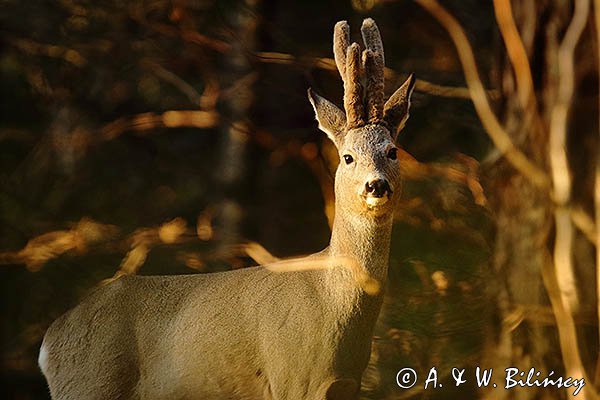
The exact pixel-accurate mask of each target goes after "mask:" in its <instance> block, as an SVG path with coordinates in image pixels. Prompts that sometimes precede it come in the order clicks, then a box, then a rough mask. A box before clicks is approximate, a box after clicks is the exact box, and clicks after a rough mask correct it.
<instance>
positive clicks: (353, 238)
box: [329, 207, 393, 292]
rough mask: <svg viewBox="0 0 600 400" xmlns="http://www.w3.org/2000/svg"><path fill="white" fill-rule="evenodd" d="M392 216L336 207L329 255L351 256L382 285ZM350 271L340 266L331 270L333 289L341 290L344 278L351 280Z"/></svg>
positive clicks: (386, 263) (385, 276)
mask: <svg viewBox="0 0 600 400" xmlns="http://www.w3.org/2000/svg"><path fill="white" fill-rule="evenodd" d="M392 220H393V218H392V216H391V215H387V216H384V217H377V218H374V217H372V216H369V215H364V214H363V215H361V214H350V213H348V212H344V210H343V209H342V208H341V207H336V214H335V218H334V222H333V229H332V233H331V241H330V245H329V254H330V255H332V256H350V257H352V258H354V259H355V260H356V261H357V262H358V264H359V266H360V268H361V269H362V270H363V271H364V272H366V273H367V274H368V275H369V276H370V277H371V278H374V279H376V280H377V281H379V283H380V284H381V286H382V288H383V287H384V285H385V281H386V280H387V271H388V258H389V253H390V241H391V236H392ZM349 272H350V271H348V270H344V269H340V268H337V269H335V270H333V271H332V273H331V276H330V278H331V279H330V283H331V284H332V285H335V286H334V287H333V288H332V289H335V290H336V291H337V292H339V291H340V289H341V287H342V286H341V285H340V283H342V282H341V281H344V280H347V279H349V277H351V275H352V274H350V273H349Z"/></svg>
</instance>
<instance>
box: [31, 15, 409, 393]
mask: <svg viewBox="0 0 600 400" xmlns="http://www.w3.org/2000/svg"><path fill="white" fill-rule="evenodd" d="M363 38H364V39H365V44H366V45H367V50H365V53H363V59H364V60H363V63H364V66H365V71H366V73H367V93H369V88H370V89H371V92H376V93H375V94H376V96H375V95H373V93H372V95H371V96H370V97H369V96H367V98H366V99H363V97H362V94H361V93H360V92H358V91H357V88H358V87H359V82H358V78H359V68H357V65H358V64H357V62H358V61H359V59H357V58H356V46H358V45H356V46H355V45H352V46H348V45H347V24H345V23H338V24H337V25H336V30H335V36H334V50H335V53H336V61H337V62H338V67H339V69H340V74H342V78H343V79H344V84H345V88H346V93H345V106H346V114H347V116H348V118H346V115H344V113H343V111H341V110H339V109H338V108H337V107H336V106H334V105H333V104H331V103H329V102H328V101H327V100H325V99H323V98H321V97H319V96H317V95H315V94H313V93H312V92H309V99H310V100H311V103H312V104H313V107H314V108H315V112H316V115H317V120H318V121H319V126H320V128H321V129H322V130H324V131H325V132H326V133H327V134H328V135H329V137H330V138H331V139H332V140H333V141H334V143H335V144H336V146H337V147H338V149H339V151H340V156H341V159H342V160H343V161H342V162H341V163H340V166H339V167H338V170H337V172H336V180H335V192H336V215H335V219H334V226H333V229H332V237H331V241H330V245H329V247H327V248H326V249H325V250H323V251H322V252H320V253H317V254H316V255H314V256H309V257H307V258H306V259H305V260H304V262H305V263H306V265H307V266H308V267H309V268H310V265H311V262H316V261H315V260H316V259H317V258H323V257H332V258H335V257H342V256H343V257H351V258H352V259H354V260H356V263H357V264H358V266H359V268H360V269H361V270H362V271H364V272H366V273H367V274H368V275H369V276H371V277H372V278H374V279H376V280H378V281H379V282H385V280H386V277H387V265H388V256H389V246H390V239H391V231H392V214H393V208H394V206H395V204H396V200H397V195H396V194H395V192H396V191H397V190H396V189H397V188H398V186H399V184H400V182H399V174H398V165H397V160H396V158H395V157H392V156H391V155H392V153H395V151H392V150H393V149H394V148H395V145H394V143H393V140H394V138H395V132H394V134H393V137H392V133H390V129H392V127H394V131H395V127H396V126H398V125H400V122H401V123H402V124H403V123H404V120H405V119H406V117H407V115H408V102H409V97H410V92H411V91H412V88H413V84H414V80H413V79H412V77H411V78H409V80H407V83H405V84H404V85H403V86H402V87H401V88H400V89H399V90H398V92H396V94H394V95H393V96H392V98H391V99H390V100H392V99H394V96H396V100H394V101H395V102H396V104H386V108H389V110H391V111H389V116H390V118H393V120H391V121H392V122H393V121H395V120H397V121H396V122H395V123H393V124H392V122H388V124H387V125H386V124H384V123H383V118H384V117H385V115H387V114H388V113H385V114H384V112H383V103H382V101H383V93H382V91H383V82H381V87H380V88H379V87H378V86H377V85H373V84H372V85H370V86H369V84H368V78H369V75H368V74H369V71H370V69H369V68H372V65H376V66H378V68H379V67H381V68H382V67H383V66H382V64H381V65H379V64H377V63H378V60H379V59H378V58H377V54H378V52H379V51H381V63H382V62H383V53H382V48H381V42H380V41H381V40H380V38H379V33H378V31H377V27H376V26H375V24H374V22H372V20H366V21H365V23H363ZM378 38H379V39H378ZM340 49H341V50H340ZM370 50H373V52H372V53H371V54H372V55H366V56H365V54H366V53H367V52H369V51H370ZM342 52H346V53H347V55H348V62H346V60H345V59H343V58H344V56H343V55H342ZM353 52H354V53H353ZM352 54H354V55H352ZM358 54H359V53H358ZM373 54H375V56H373ZM350 57H354V58H353V59H350ZM369 60H370V61H369ZM370 65H371V67H370ZM377 71H379V70H377ZM377 71H375V70H373V71H372V73H373V75H377V74H379V73H380V74H381V78H382V77H383V70H381V71H379V72H377ZM352 74H354V76H353V77H352ZM377 76H379V75H377ZM376 83H379V81H377V82H376ZM353 85H354V86H353ZM379 89H381V93H379V92H378V90H379ZM400 91H402V93H400V94H399V95H397V94H398V93H399V92H400ZM378 96H379V97H378ZM379 98H380V99H379ZM398 99H399V100H398ZM353 102H354V103H356V102H360V103H361V104H364V108H367V109H369V104H370V105H371V109H372V110H373V111H370V112H365V111H364V109H363V110H362V111H361V109H360V107H356V104H354V105H352V104H353ZM388 103H390V101H388ZM388 106H389V107H388ZM352 107H354V108H352ZM398 107H403V108H404V111H402V110H398ZM349 108H351V109H349ZM377 113H379V114H378V115H379V116H377V115H374V114H377ZM361 115H362V117H363V119H362V120H361V119H360V118H358V117H360V116H361ZM368 121H371V122H370V123H369V122H368ZM348 156H349V157H348ZM350 158H352V160H351V161H350ZM349 161H350V162H349ZM311 260H313V261H311ZM381 303H382V295H381V293H378V294H376V295H371V294H367V293H366V292H365V291H364V290H363V289H362V288H361V287H360V286H359V285H357V284H356V276H355V275H354V273H353V272H352V271H350V270H348V269H346V268H343V267H334V268H328V269H317V270H301V271H296V272H289V273H277V272H273V271H271V270H269V269H266V268H262V267H253V268H246V269H241V270H235V271H229V272H221V273H213V274H202V275H185V276H157V277H139V276H126V277H122V278H120V279H118V280H116V281H114V282H112V283H111V284H109V285H107V286H104V287H101V288H99V289H97V290H96V291H95V292H94V293H92V294H91V295H90V296H88V298H87V299H85V300H84V301H83V302H82V303H81V304H79V305H78V306H77V307H75V308H74V309H73V310H71V311H69V312H68V313H67V314H65V315H63V316H62V317H60V318H59V319H58V320H56V321H55V322H54V323H53V324H52V326H51V327H50V328H49V330H48V332H47V333H46V336H45V338H44V343H43V344H42V349H41V351H40V360H39V361H40V366H41V368H42V371H43V372H44V375H45V376H46V379H47V380H48V384H49V387H50V391H51V394H52V397H53V398H54V399H354V398H357V396H358V392H359V389H360V381H361V376H362V373H363V371H364V369H365V368H366V366H367V362H368V360H369V355H370V348H371V337H372V332H373V327H374V325H375V322H376V319H377V316H378V314H379V310H380V307H381Z"/></svg>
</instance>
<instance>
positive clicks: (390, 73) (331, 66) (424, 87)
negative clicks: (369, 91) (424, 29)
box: [253, 51, 498, 99]
mask: <svg viewBox="0 0 600 400" xmlns="http://www.w3.org/2000/svg"><path fill="white" fill-rule="evenodd" d="M253 55H254V56H255V57H256V58H257V60H258V61H260V62H263V63H270V64H282V65H306V66H311V67H316V68H319V69H324V70H327V71H333V72H336V73H337V67H336V65H335V61H334V59H333V58H327V57H306V58H297V57H295V56H293V55H291V54H287V53H278V52H272V51H258V52H254V53H253ZM400 76H404V77H405V76H406V74H399V73H397V72H396V71H394V70H393V69H391V68H386V69H385V79H386V80H390V81H395V80H399V79H400ZM415 88H416V90H417V91H419V92H422V93H427V94H430V95H433V96H440V97H451V98H458V99H470V98H471V95H470V94H469V89H468V88H465V87H456V86H444V85H438V84H436V83H432V82H429V81H425V80H423V79H417V81H416V86H415ZM487 93H488V95H489V96H491V97H498V91H497V90H488V91H487Z"/></svg>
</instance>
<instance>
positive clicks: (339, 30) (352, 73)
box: [333, 21, 365, 129]
mask: <svg viewBox="0 0 600 400" xmlns="http://www.w3.org/2000/svg"><path fill="white" fill-rule="evenodd" d="M349 43H350V26H349V25H348V23H347V22H346V21H340V22H338V23H337V24H335V28H334V30H333V54H334V57H335V63H336V65H337V67H338V71H340V76H341V77H342V81H343V82H344V109H345V110H346V126H347V128H348V129H351V128H357V127H359V126H362V125H364V124H365V121H364V117H363V114H364V107H363V100H362V85H361V83H360V74H361V63H360V46H359V44H358V43H352V45H350V46H349Z"/></svg>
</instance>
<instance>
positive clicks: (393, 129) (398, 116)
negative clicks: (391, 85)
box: [383, 74, 416, 140]
mask: <svg viewBox="0 0 600 400" xmlns="http://www.w3.org/2000/svg"><path fill="white" fill-rule="evenodd" d="M415 81H416V79H415V75H414V74H410V76H409V77H408V79H407V80H406V81H405V82H404V83H403V84H402V86H400V87H399V88H398V90H396V91H395V92H394V94H393V95H392V96H391V97H390V98H389V99H388V101H387V102H386V103H385V106H384V107H383V120H384V121H385V124H386V125H387V127H388V129H389V130H390V133H391V134H392V137H393V138H394V140H396V138H397V137H398V133H400V131H401V130H402V128H404V124H405V123H406V120H407V119H408V115H409V109H410V96H411V95H412V92H413V90H414V89H415Z"/></svg>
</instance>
